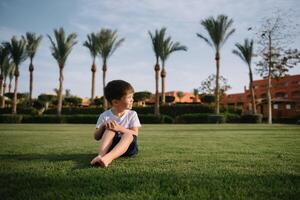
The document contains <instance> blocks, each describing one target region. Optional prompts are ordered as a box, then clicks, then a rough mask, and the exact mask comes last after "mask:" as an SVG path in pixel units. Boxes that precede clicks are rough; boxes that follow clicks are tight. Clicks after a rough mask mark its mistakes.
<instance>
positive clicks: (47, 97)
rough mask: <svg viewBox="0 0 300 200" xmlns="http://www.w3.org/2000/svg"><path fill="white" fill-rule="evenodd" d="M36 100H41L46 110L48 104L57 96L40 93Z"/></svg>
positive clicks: (55, 99)
mask: <svg viewBox="0 0 300 200" xmlns="http://www.w3.org/2000/svg"><path fill="white" fill-rule="evenodd" d="M38 101H39V102H41V103H42V104H43V105H44V106H45V110H47V109H48V106H49V104H51V103H53V102H54V101H57V96H55V95H52V94H40V95H39V96H38Z"/></svg>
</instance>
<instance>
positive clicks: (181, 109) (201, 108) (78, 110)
mask: <svg viewBox="0 0 300 200" xmlns="http://www.w3.org/2000/svg"><path fill="white" fill-rule="evenodd" d="M133 110H135V111H136V112H137V113H138V114H139V115H140V114H145V115H148V114H149V115H151V114H153V113H154V107H153V106H146V107H134V108H133ZM220 111H221V113H223V112H226V113H233V114H241V110H239V109H233V108H230V107H227V108H221V110H220ZM102 112H103V108H102V107H63V108H62V115H99V114H100V113H102ZM0 113H1V114H10V113H11V108H4V109H0ZM17 113H18V114H25V115H36V114H37V113H38V111H37V110H36V109H34V108H18V110H17ZM56 113H57V109H56V108H50V109H48V110H46V111H45V112H44V114H45V115H56ZM160 113H161V114H162V115H168V116H171V117H172V118H176V117H178V116H180V115H184V114H193V113H211V114H212V113H214V106H213V105H207V104H174V105H163V106H160Z"/></svg>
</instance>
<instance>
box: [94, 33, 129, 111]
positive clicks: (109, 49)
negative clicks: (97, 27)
mask: <svg viewBox="0 0 300 200" xmlns="http://www.w3.org/2000/svg"><path fill="white" fill-rule="evenodd" d="M97 40H98V47H99V49H98V51H99V54H100V56H101V58H102V62H103V65H102V72H103V74H102V80H103V94H104V88H105V85H106V82H105V79H106V71H107V59H108V58H109V57H110V56H111V55H112V54H113V53H114V52H115V50H116V49H117V48H118V47H120V46H121V44H122V43H123V42H124V40H125V39H124V38H121V39H118V35H117V30H115V31H112V30H111V29H101V31H100V32H99V33H97ZM103 108H104V110H106V109H107V100H106V99H105V98H104V101H103Z"/></svg>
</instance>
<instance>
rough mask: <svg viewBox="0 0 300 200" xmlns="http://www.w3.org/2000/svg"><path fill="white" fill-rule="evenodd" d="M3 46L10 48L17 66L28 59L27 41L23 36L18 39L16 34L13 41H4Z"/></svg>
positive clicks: (11, 56) (9, 50)
mask: <svg viewBox="0 0 300 200" xmlns="http://www.w3.org/2000/svg"><path fill="white" fill-rule="evenodd" d="M3 46H4V48H6V49H7V50H8V52H9V54H10V58H11V59H12V61H13V62H14V63H15V65H16V66H19V64H20V63H22V62H23V61H25V60H26V58H27V53H26V41H25V40H24V39H23V38H21V39H20V40H18V39H17V37H16V36H13V37H12V38H11V41H10V42H4V43H3Z"/></svg>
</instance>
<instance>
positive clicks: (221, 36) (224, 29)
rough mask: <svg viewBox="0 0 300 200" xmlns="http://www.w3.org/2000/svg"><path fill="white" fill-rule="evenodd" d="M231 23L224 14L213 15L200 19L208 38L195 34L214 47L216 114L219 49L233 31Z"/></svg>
mask: <svg viewBox="0 0 300 200" xmlns="http://www.w3.org/2000/svg"><path fill="white" fill-rule="evenodd" d="M232 24H233V20H232V19H228V17H227V16H225V15H219V16H218V17H217V19H214V18H213V17H209V18H207V19H205V20H202V21H201V25H202V26H203V27H204V28H205V30H206V31H207V33H208V35H209V37H210V39H208V38H207V37H205V36H203V35H202V34H200V33H197V36H198V37H200V38H201V39H203V40H204V41H205V42H206V43H207V44H208V45H209V46H211V47H213V48H215V51H216V52H215V60H216V68H217V72H216V89H215V96H216V108H215V109H216V110H215V112H216V114H219V113H220V94H219V93H220V92H219V90H220V89H219V76H220V50H221V47H222V46H223V45H224V43H225V42H226V40H227V39H228V38H229V37H230V36H231V35H232V34H233V33H234V31H235V29H231V28H230V27H231V26H232Z"/></svg>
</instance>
